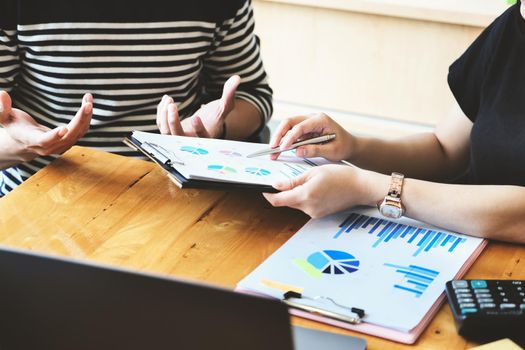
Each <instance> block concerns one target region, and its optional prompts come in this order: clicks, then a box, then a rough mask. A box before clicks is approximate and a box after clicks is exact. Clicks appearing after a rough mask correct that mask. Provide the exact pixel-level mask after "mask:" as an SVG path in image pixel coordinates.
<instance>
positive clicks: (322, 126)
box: [270, 113, 356, 161]
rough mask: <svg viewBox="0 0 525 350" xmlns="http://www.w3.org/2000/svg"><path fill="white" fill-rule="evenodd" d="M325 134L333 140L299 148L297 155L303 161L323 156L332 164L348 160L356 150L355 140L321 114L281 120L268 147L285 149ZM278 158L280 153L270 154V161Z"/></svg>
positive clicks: (330, 119)
mask: <svg viewBox="0 0 525 350" xmlns="http://www.w3.org/2000/svg"><path fill="white" fill-rule="evenodd" d="M326 134H335V135H336V137H335V139H334V140H332V141H330V142H327V143H323V144H314V145H306V146H301V147H298V148H297V150H296V151H297V156H299V157H304V158H307V157H308V158H313V157H324V158H326V159H328V160H331V161H339V160H342V159H349V158H350V156H351V154H352V150H353V149H354V147H355V146H354V145H355V142H356V140H355V137H354V136H353V135H351V134H350V133H348V132H347V131H346V130H345V129H343V127H341V126H340V125H339V124H337V123H336V122H335V121H334V120H333V119H332V118H330V117H329V116H327V115H326V114H323V113H321V114H314V115H311V116H298V117H292V118H289V119H286V120H284V121H283V122H282V123H281V124H280V125H279V127H278V128H277V130H276V133H275V136H274V138H273V139H272V141H271V142H270V147H271V148H276V147H280V148H281V149H283V150H285V149H288V148H290V147H291V145H292V144H293V143H295V142H297V141H300V140H304V139H308V138H312V137H316V136H321V135H326ZM278 157H279V153H274V154H272V155H271V158H272V159H277V158H278Z"/></svg>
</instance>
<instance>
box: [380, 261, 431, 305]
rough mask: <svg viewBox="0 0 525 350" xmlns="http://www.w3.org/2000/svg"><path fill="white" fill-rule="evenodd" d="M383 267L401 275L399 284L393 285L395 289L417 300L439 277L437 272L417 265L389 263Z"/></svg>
mask: <svg viewBox="0 0 525 350" xmlns="http://www.w3.org/2000/svg"><path fill="white" fill-rule="evenodd" d="M383 265H384V266H386V267H391V268H393V269H395V272H398V273H400V274H402V275H403V281H402V282H401V283H400V284H394V288H395V289H399V290H402V291H404V292H407V293H411V294H413V295H414V296H416V297H417V298H419V297H420V296H421V295H423V293H424V292H425V290H427V288H428V286H429V285H430V284H431V283H432V282H433V281H434V280H435V279H436V277H437V275H439V272H437V271H434V270H431V269H427V268H425V267H421V266H417V265H408V266H401V265H394V264H389V263H385V264H383Z"/></svg>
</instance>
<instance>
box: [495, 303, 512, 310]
mask: <svg viewBox="0 0 525 350" xmlns="http://www.w3.org/2000/svg"><path fill="white" fill-rule="evenodd" d="M515 307H516V304H512V303H503V304H500V305H499V308H500V309H514V308H515Z"/></svg>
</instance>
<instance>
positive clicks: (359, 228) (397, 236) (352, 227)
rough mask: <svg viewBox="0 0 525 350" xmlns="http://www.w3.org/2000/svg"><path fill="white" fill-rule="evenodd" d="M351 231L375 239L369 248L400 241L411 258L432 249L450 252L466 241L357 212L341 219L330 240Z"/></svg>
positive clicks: (450, 234)
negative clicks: (409, 252) (409, 247)
mask: <svg viewBox="0 0 525 350" xmlns="http://www.w3.org/2000/svg"><path fill="white" fill-rule="evenodd" d="M353 232H365V233H367V234H368V235H371V236H373V237H374V238H375V240H374V243H373V244H372V247H373V248H377V247H379V246H381V245H385V244H388V243H389V242H391V241H394V240H402V241H404V242H405V243H406V244H408V245H410V246H412V247H413V248H414V252H413V254H412V255H413V256H418V255H419V254H422V253H428V252H429V251H430V250H432V249H440V250H442V251H444V252H448V253H453V252H454V250H456V249H457V248H458V246H460V245H461V244H462V243H464V242H465V241H466V238H464V237H460V236H459V235H456V234H453V233H449V232H443V231H440V230H430V229H425V228H422V227H416V226H410V225H404V224H400V223H395V222H393V221H390V220H386V219H379V218H375V217H372V216H367V215H363V214H357V213H351V214H350V215H348V216H347V217H346V218H345V220H344V221H343V222H342V223H341V224H340V225H339V230H338V231H337V232H336V234H335V235H334V239H337V238H340V237H341V236H343V235H347V234H352V233H353Z"/></svg>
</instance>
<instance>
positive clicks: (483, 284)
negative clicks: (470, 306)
mask: <svg viewBox="0 0 525 350" xmlns="http://www.w3.org/2000/svg"><path fill="white" fill-rule="evenodd" d="M470 286H471V287H472V288H474V289H477V288H487V281H483V280H473V281H470Z"/></svg>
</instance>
